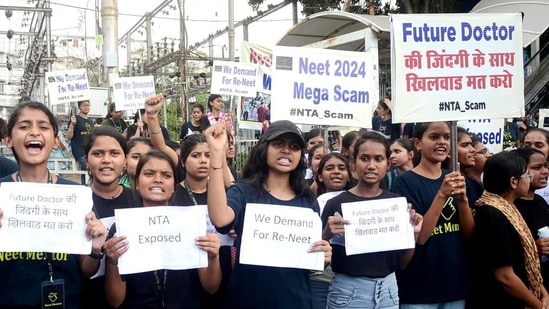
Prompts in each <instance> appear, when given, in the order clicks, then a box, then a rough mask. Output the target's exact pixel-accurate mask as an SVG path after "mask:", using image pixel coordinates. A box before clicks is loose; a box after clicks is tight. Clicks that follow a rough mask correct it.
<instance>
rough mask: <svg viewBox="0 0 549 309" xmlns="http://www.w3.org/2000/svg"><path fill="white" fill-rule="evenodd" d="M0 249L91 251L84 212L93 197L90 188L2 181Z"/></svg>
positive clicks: (89, 207)
mask: <svg viewBox="0 0 549 309" xmlns="http://www.w3.org/2000/svg"><path fill="white" fill-rule="evenodd" d="M0 200H1V201H2V210H3V211H4V219H3V220H2V221H3V225H2V228H0V252H9V251H21V252H29V251H32V252H59V253H69V254H90V252H91V248H92V243H91V241H90V240H88V239H87V237H86V226H87V224H86V220H85V218H86V215H87V214H88V213H89V212H90V211H91V209H92V205H93V200H92V192H91V189H90V188H89V187H84V186H72V185H56V184H41V183H28V182H4V183H2V185H1V186H0Z"/></svg>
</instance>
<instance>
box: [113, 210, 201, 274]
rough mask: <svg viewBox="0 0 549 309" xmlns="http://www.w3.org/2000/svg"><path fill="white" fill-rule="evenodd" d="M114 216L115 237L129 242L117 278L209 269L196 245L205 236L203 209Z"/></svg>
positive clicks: (120, 212)
mask: <svg viewBox="0 0 549 309" xmlns="http://www.w3.org/2000/svg"><path fill="white" fill-rule="evenodd" d="M114 215H115V221H116V231H117V234H118V236H121V235H124V236H126V237H127V239H128V242H129V249H128V251H127V252H126V253H124V254H123V255H122V256H121V257H120V259H119V260H118V270H119V271H120V274H133V273H141V272H146V271H152V270H157V269H192V268H202V267H207V266H208V254H207V252H206V251H204V250H201V249H199V248H198V247H197V246H196V241H195V239H196V238H197V237H199V236H204V235H206V220H205V219H206V210H205V208H204V207H203V206H187V207H177V206H157V207H139V208H126V209H115V210H114ZM143 261H147V262H146V263H143Z"/></svg>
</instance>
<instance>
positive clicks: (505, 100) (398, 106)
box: [391, 13, 524, 123]
mask: <svg viewBox="0 0 549 309" xmlns="http://www.w3.org/2000/svg"><path fill="white" fill-rule="evenodd" d="M522 65H523V63H522V20H521V15H520V14H519V13H512V14H511V13H510V14H507V13H505V14H504V13H499V14H396V15H392V16H391V84H392V89H391V90H392V99H393V115H392V116H393V121H394V122H397V123H398V122H423V121H449V120H468V119H472V118H474V119H479V118H480V119H483V118H491V119H493V118H496V119H497V118H507V117H517V116H521V115H522V114H523V113H524V73H523V68H522Z"/></svg>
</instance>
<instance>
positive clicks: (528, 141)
mask: <svg viewBox="0 0 549 309" xmlns="http://www.w3.org/2000/svg"><path fill="white" fill-rule="evenodd" d="M521 144H522V147H524V148H536V149H537V150H539V151H541V152H543V154H544V155H545V158H546V159H548V160H549V131H547V130H545V129H541V128H530V129H528V131H526V133H524V137H523V140H522V143H521ZM536 193H537V194H539V195H540V196H541V197H543V198H544V199H545V201H546V202H547V203H549V187H545V188H541V189H538V190H537V191H536Z"/></svg>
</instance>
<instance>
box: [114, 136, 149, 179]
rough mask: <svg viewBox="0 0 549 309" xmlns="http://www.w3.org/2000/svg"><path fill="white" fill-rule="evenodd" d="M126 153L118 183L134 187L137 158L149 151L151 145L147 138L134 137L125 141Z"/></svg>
mask: <svg viewBox="0 0 549 309" xmlns="http://www.w3.org/2000/svg"><path fill="white" fill-rule="evenodd" d="M126 146H127V148H128V155H127V156H126V168H125V172H124V173H123V175H122V177H120V180H119V181H118V183H120V184H121V185H123V186H124V187H127V188H132V189H135V168H136V167H137V163H138V162H139V159H140V158H141V157H142V156H143V155H144V154H146V153H147V152H149V151H150V150H151V149H152V148H153V146H152V143H151V141H150V140H149V139H146V138H144V137H136V138H132V139H130V140H129V141H127V143H126Z"/></svg>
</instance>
